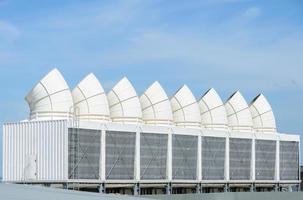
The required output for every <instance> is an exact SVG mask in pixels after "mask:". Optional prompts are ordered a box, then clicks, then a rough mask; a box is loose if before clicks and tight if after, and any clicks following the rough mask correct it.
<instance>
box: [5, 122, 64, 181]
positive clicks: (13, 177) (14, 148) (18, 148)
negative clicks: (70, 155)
mask: <svg viewBox="0 0 303 200" xmlns="http://www.w3.org/2000/svg"><path fill="white" fill-rule="evenodd" d="M66 141H67V125H66V121H64V120H57V121H36V122H20V123H8V124H4V126H3V180H4V181H8V182H9V181H12V182H14V181H26V180H25V179H26V177H25V174H24V173H25V171H26V167H30V166H26V163H27V161H28V160H27V158H28V157H31V158H33V157H35V158H36V177H35V178H34V180H37V181H43V180H47V181H49V180H66V179H67V173H65V170H64V168H65V165H64V163H65V160H67V157H66V151H67V146H66V145H65V143H66ZM31 179H33V178H31ZM34 180H32V181H34Z"/></svg>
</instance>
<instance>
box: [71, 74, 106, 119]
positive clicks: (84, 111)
mask: <svg viewBox="0 0 303 200" xmlns="http://www.w3.org/2000/svg"><path fill="white" fill-rule="evenodd" d="M72 94H73V99H74V114H75V115H76V116H77V117H79V119H84V120H92V121H100V122H106V121H109V120H110V118H109V107H108V101H107V97H106V94H105V92H104V90H103V88H102V86H101V84H100V82H99V81H98V79H97V78H96V76H95V75H94V74H92V73H91V74H89V75H87V76H86V77H85V78H84V79H83V80H82V81H81V82H80V83H79V84H78V85H77V86H76V87H75V89H74V90H73V92H72Z"/></svg>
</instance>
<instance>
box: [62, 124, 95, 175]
mask: <svg viewBox="0 0 303 200" xmlns="http://www.w3.org/2000/svg"><path fill="white" fill-rule="evenodd" d="M100 145H101V131H100V130H89V129H76V128H69V129H68V174H69V175H68V177H69V179H99V169H100Z"/></svg>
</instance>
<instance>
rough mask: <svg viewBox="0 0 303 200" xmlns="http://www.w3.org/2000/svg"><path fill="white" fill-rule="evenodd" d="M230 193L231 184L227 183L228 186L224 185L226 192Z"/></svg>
mask: <svg viewBox="0 0 303 200" xmlns="http://www.w3.org/2000/svg"><path fill="white" fill-rule="evenodd" d="M229 191H230V188H229V184H228V183H226V184H225V185H224V192H229Z"/></svg>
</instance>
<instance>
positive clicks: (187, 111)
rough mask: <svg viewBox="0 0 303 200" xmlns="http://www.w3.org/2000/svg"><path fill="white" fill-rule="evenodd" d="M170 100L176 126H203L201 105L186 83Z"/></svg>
mask: <svg viewBox="0 0 303 200" xmlns="http://www.w3.org/2000/svg"><path fill="white" fill-rule="evenodd" d="M170 102H171V107H172V111H173V118H174V123H175V124H176V126H181V127H191V128H198V127H201V116H200V110H199V105H198V103H197V101H196V98H195V97H194V95H193V94H192V92H191V91H190V89H189V88H188V87H187V86H186V85H183V87H181V88H180V89H179V90H178V91H177V92H176V93H175V95H174V96H173V97H172V98H171V100H170Z"/></svg>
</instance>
